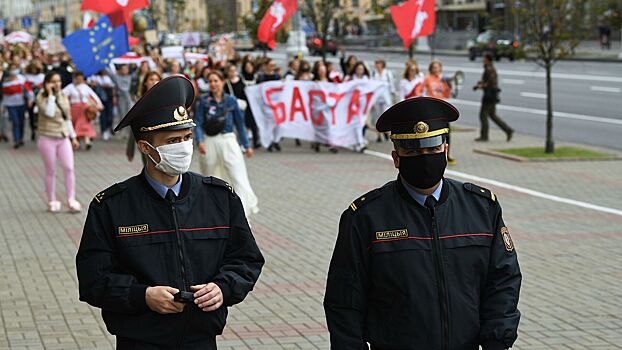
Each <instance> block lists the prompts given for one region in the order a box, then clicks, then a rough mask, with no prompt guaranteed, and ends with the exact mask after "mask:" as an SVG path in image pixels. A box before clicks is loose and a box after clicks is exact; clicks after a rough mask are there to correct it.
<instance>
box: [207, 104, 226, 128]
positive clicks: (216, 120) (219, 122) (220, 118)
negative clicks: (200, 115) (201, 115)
mask: <svg viewBox="0 0 622 350" xmlns="http://www.w3.org/2000/svg"><path fill="white" fill-rule="evenodd" d="M225 105H226V103H225ZM228 113H229V109H228V108H227V107H226V106H225V107H224V108H223V109H222V112H221V113H220V115H217V116H214V117H211V118H205V121H203V131H204V132H205V134H206V135H208V136H216V135H218V134H220V133H221V132H222V131H223V130H224V129H225V125H226V124H227V114H228Z"/></svg>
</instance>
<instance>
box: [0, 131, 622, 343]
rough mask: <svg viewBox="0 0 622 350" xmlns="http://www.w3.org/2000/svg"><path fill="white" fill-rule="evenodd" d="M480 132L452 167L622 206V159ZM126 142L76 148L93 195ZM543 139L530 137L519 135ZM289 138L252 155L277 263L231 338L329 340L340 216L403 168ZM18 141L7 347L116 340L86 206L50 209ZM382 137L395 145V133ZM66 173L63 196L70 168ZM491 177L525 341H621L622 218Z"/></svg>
mask: <svg viewBox="0 0 622 350" xmlns="http://www.w3.org/2000/svg"><path fill="white" fill-rule="evenodd" d="M370 137H372V135H370ZM475 137H476V133H475V130H472V131H466V132H465V131H463V132H455V133H454V134H453V135H452V140H453V143H454V146H453V148H452V153H453V154H454V156H455V157H456V158H457V160H458V165H456V166H454V167H451V168H450V169H451V170H455V171H459V172H463V173H467V174H472V175H477V176H481V177H484V178H489V179H494V180H497V181H501V182H505V183H508V184H512V185H516V186H521V187H525V188H528V189H531V190H535V191H540V192H544V193H547V194H551V195H556V196H560V197H566V198H571V199H575V200H580V201H584V202H588V203H592V204H597V205H601V206H605V207H611V208H615V209H618V210H622V203H621V202H620V199H621V198H622V177H621V174H622V162H620V161H600V162H559V163H516V162H512V161H508V160H504V159H499V158H495V157H490V156H486V155H481V154H475V153H473V152H472V149H473V148H474V147H475V146H476V145H475V143H474V142H473V141H472V140H473V139H474V138H475ZM491 138H492V140H493V141H491V142H490V143H489V144H487V145H485V147H490V148H496V147H505V146H506V145H507V143H506V142H505V141H504V137H503V135H501V134H500V132H498V131H496V130H493V131H492V133H491ZM495 140H498V141H495ZM124 143H125V142H124V140H122V139H121V138H120V137H119V138H117V139H115V140H113V141H110V142H108V143H101V142H97V143H96V144H95V147H94V148H93V150H91V151H90V152H86V151H81V152H78V153H77V154H76V167H77V190H78V198H79V200H80V201H81V202H82V203H83V204H84V205H85V206H87V205H88V203H89V201H90V200H91V198H92V197H93V195H94V194H96V193H97V192H98V191H100V190H101V189H104V188H106V187H107V186H109V185H110V184H112V183H113V182H115V181H122V180H123V179H125V178H127V177H129V176H132V175H133V174H135V173H137V172H138V171H139V170H140V161H139V160H135V161H134V162H133V163H128V162H127V160H126V159H125V156H124V152H123V151H124ZM541 144H543V142H542V141H541V140H539V139H535V138H530V137H526V136H522V135H515V141H513V142H512V143H511V145H516V146H523V145H541ZM283 146H284V147H283V152H281V153H267V152H263V151H259V152H257V153H256V155H255V157H253V158H252V159H250V160H249V161H247V165H248V168H249V173H250V176H251V183H252V185H253V187H254V189H255V191H256V193H257V195H258V197H259V206H260V209H261V212H260V213H259V214H258V215H257V216H255V217H254V219H253V221H252V225H253V232H254V234H255V237H256V239H257V241H258V243H259V245H260V247H261V249H262V251H263V253H264V255H265V257H266V261H267V262H266V265H265V268H264V271H263V273H262V275H261V278H260V280H259V282H258V284H257V287H256V289H255V290H254V291H253V292H252V293H251V294H250V296H249V297H248V298H247V299H246V301H245V302H243V303H242V304H240V305H238V306H236V307H233V308H232V309H231V310H230V316H229V319H228V325H227V328H226V330H225V334H224V335H223V336H222V337H220V338H219V349H226V350H233V349H235V350H241V349H271V350H272V349H328V347H329V346H328V333H327V331H326V327H325V320H324V313H323V309H322V304H321V303H322V298H323V293H324V284H325V279H326V271H327V268H328V263H329V260H330V256H331V253H332V248H333V246H334V241H335V237H336V234H337V224H338V220H339V215H340V213H341V212H342V211H343V210H344V209H346V208H347V207H348V205H349V204H350V202H351V201H352V200H353V199H354V198H356V197H357V196H359V195H360V194H362V193H364V192H366V191H368V190H370V189H372V188H375V187H378V186H381V185H382V184H384V183H385V182H387V181H390V180H392V179H394V178H395V176H396V170H395V169H393V168H392V165H391V163H390V162H388V161H387V160H385V159H381V158H378V157H374V156H371V155H366V154H358V153H352V152H350V151H341V152H340V153H339V154H331V153H329V152H327V151H323V152H322V153H319V154H318V153H315V152H313V151H312V150H310V149H309V144H308V143H306V142H303V146H302V147H295V146H294V145H293V142H284V144H283ZM9 147H10V145H8V144H0V178H1V179H2V182H0V190H1V191H0V266H1V269H0V316H1V317H0V349H112V348H113V344H114V338H113V337H111V336H109V335H108V334H107V332H106V330H105V327H104V325H103V323H102V322H101V317H100V315H99V311H98V310H96V309H93V308H91V307H89V306H88V305H86V304H84V303H80V302H79V301H78V296H77V287H76V277H75V266H74V257H75V252H76V249H77V243H78V242H79V239H80V235H81V230H82V225H83V222H84V218H85V215H86V212H83V213H81V214H68V213H59V214H56V215H52V214H49V213H47V212H45V208H46V204H45V198H44V191H43V165H42V162H41V159H40V157H39V154H38V152H37V150H36V147H34V145H33V144H32V143H29V144H28V145H27V147H25V148H24V149H19V150H12V149H9ZM477 147H478V148H479V147H482V145H480V144H477ZM369 148H370V149H375V150H378V151H380V152H384V153H387V154H388V153H389V151H390V144H388V143H381V144H377V143H374V142H372V143H370V146H369ZM193 169H194V170H198V162H197V161H196V160H195V162H193ZM456 179H458V180H462V179H460V178H456ZM57 183H58V184H59V185H58V189H57V193H58V194H59V198H63V197H62V196H63V195H64V187H63V185H62V173H61V172H60V170H59V174H58V181H57ZM482 185H483V186H484V187H488V188H491V189H492V190H493V191H495V193H496V194H497V195H498V197H499V200H500V202H501V203H502V205H503V208H504V214H505V215H504V218H505V221H506V223H507V225H508V227H509V229H510V232H511V233H512V235H513V239H514V241H515V243H516V246H517V251H518V254H519V260H520V263H521V266H522V271H523V276H524V277H523V289H522V294H521V302H520V310H521V312H522V314H523V317H522V322H521V325H520V329H519V338H518V341H517V342H516V346H515V349H530V350H532V349H615V348H620V347H621V346H622V345H620V344H622V254H621V251H622V216H618V215H614V214H607V213H602V212H598V211H594V210H588V209H583V208H579V207H577V206H573V205H569V204H563V203H558V202H553V201H550V200H545V199H541V198H536V197H533V196H530V195H526V194H523V193H519V192H515V191H512V190H508V189H503V188H496V187H494V186H488V185H486V184H482Z"/></svg>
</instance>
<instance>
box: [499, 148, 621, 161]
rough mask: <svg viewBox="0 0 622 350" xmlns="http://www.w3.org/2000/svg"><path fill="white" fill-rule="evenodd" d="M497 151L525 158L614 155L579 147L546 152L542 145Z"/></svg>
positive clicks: (604, 156)
mask: <svg viewBox="0 0 622 350" xmlns="http://www.w3.org/2000/svg"><path fill="white" fill-rule="evenodd" d="M497 152H501V153H505V154H511V155H515V156H520V157H525V158H608V157H612V155H611V154H609V153H604V152H598V151H592V150H589V149H585V148H577V147H557V148H556V149H555V152H553V153H546V152H544V150H543V149H542V148H540V147H525V148H507V149H499V150H497Z"/></svg>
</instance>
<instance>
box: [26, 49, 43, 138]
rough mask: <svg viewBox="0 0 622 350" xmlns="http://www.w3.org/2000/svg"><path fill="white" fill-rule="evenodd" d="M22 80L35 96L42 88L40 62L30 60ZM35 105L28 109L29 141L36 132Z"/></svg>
mask: <svg viewBox="0 0 622 350" xmlns="http://www.w3.org/2000/svg"><path fill="white" fill-rule="evenodd" d="M24 78H25V79H26V85H27V86H28V88H30V89H31V90H32V93H33V96H37V94H38V93H39V91H40V90H41V89H42V88H43V78H44V74H43V67H42V66H41V64H40V62H38V60H37V61H35V60H32V61H31V62H30V64H28V65H27V66H26V69H24ZM35 105H36V104H35V103H32V104H31V105H30V107H28V120H29V121H30V139H31V140H32V141H34V140H35V134H36V132H35V131H36V130H37V115H36V113H35V111H34V109H35Z"/></svg>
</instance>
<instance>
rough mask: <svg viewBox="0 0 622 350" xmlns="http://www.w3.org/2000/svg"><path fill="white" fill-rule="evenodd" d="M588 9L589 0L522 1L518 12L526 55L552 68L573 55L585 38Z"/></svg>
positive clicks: (539, 63) (543, 65)
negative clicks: (556, 63) (559, 61)
mask: <svg viewBox="0 0 622 350" xmlns="http://www.w3.org/2000/svg"><path fill="white" fill-rule="evenodd" d="M585 10H586V0H522V1H521V2H520V7H517V8H515V9H514V11H516V15H517V17H518V20H519V23H521V24H522V40H523V43H524V45H523V50H524V51H525V52H524V53H525V54H526V56H527V57H529V58H532V59H533V60H534V61H535V62H536V63H537V64H538V65H540V66H542V67H550V66H552V65H553V64H555V62H557V61H558V60H559V59H561V58H564V57H567V56H569V55H571V54H572V53H573V52H574V49H575V48H576V47H577V46H578V45H579V42H580V41H581V40H582V39H583V38H584V36H585V30H584V25H583V24H584V23H585V21H584V19H585Z"/></svg>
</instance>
